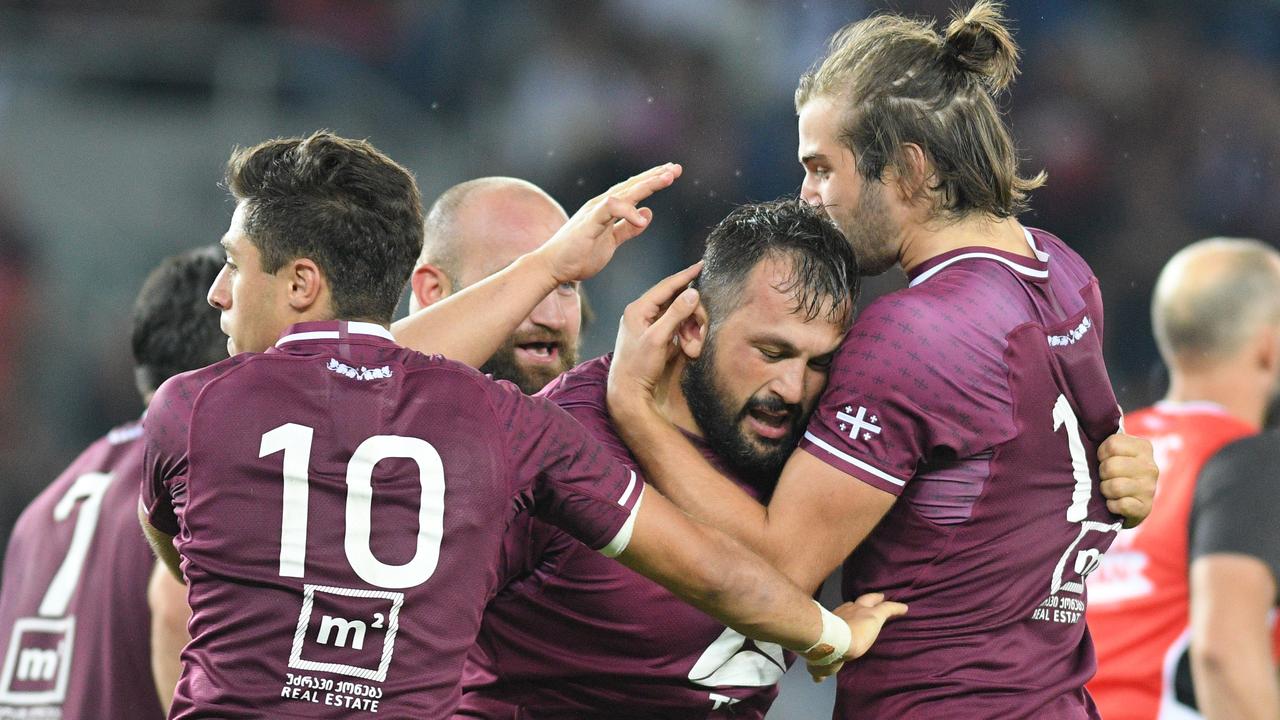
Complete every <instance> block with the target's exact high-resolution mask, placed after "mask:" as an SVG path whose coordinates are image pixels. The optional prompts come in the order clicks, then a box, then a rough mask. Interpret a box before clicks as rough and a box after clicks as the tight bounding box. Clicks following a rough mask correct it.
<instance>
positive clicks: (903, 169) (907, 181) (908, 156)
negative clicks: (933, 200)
mask: <svg viewBox="0 0 1280 720" xmlns="http://www.w3.org/2000/svg"><path fill="white" fill-rule="evenodd" d="M933 176H934V170H933V165H932V164H930V163H929V158H928V157H927V156H926V155H925V154H924V150H923V149H922V148H921V147H920V146H919V145H916V144H915V143H904V144H903V145H902V147H901V148H900V149H899V151H898V157H897V159H896V160H895V161H894V162H893V163H891V164H889V165H887V166H886V167H885V169H884V175H883V179H884V181H885V183H887V184H888V185H889V187H890V188H892V189H893V191H894V192H895V193H896V194H897V196H898V198H899V199H901V200H902V201H903V202H907V203H910V202H913V201H915V200H917V199H919V198H921V197H923V196H924V195H925V193H926V191H927V190H928V189H929V187H930V186H931V185H932V182H931V180H932V178H933Z"/></svg>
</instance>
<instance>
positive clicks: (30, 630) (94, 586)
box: [0, 247, 226, 720]
mask: <svg viewBox="0 0 1280 720" xmlns="http://www.w3.org/2000/svg"><path fill="white" fill-rule="evenodd" d="M221 267H222V257H221V254H220V253H219V252H218V251H217V249H216V248H212V247H210V248H204V249H199V250H192V251H190V252H187V253H184V254H182V255H177V256H174V257H171V258H169V259H167V260H165V261H164V262H163V263H161V264H160V266H159V267H157V268H156V269H155V270H154V271H152V273H151V274H150V275H149V276H148V278H147V280H146V282H145V283H144V284H143V286H142V290H141V291H140V292H139V294H138V298H137V300H136V302H135V305H134V309H133V318H132V325H133V327H132V344H133V358H134V362H135V378H136V381H137V388H138V392H139V393H140V394H141V396H142V401H143V404H144V405H145V404H147V403H149V402H150V400H151V397H152V395H153V394H154V393H155V391H156V388H158V387H159V386H160V384H161V383H163V382H164V381H165V380H167V379H168V378H169V377H171V376H173V375H176V374H177V373H180V372H185V371H187V370H194V369H196V368H201V367H204V366H205V365H208V364H210V363H214V362H217V361H218V360H220V359H222V358H225V357H226V349H225V348H226V345H225V342H226V340H225V338H224V337H223V335H222V332H221V331H220V330H219V328H218V313H217V312H215V311H214V310H213V309H212V308H210V307H209V306H208V303H206V302H205V299H204V298H205V293H206V292H208V289H209V286H210V285H211V284H212V283H213V279H214V278H215V277H216V276H217V274H218V271H219V270H220V269H221ZM141 436H142V426H141V423H140V422H136V421H135V422H130V423H127V424H125V425H122V426H120V427H117V428H115V429H114V430H112V431H111V432H109V433H107V435H106V437H103V438H101V439H100V440H98V441H97V442H95V443H94V444H93V445H90V446H89V448H88V449H87V450H85V451H84V452H83V453H81V455H80V457H78V458H76V460H75V462H73V463H72V464H71V465H70V467H68V468H67V469H66V470H65V471H64V472H63V473H62V474H61V475H60V476H58V478H57V479H56V480H54V481H53V483H52V484H51V485H49V487H47V488H46V489H45V490H44V491H43V492H41V493H40V495H38V496H37V497H36V499H35V500H34V501H32V503H31V505H30V506H29V507H27V509H26V510H25V511H24V512H23V513H22V516H21V517H20V518H19V520H18V523H17V525H16V526H15V527H14V530H13V534H12V535H11V536H10V538H9V550H8V554H7V555H6V556H5V568H4V578H3V582H2V583H0V588H3V591H2V592H0V653H2V654H3V655H2V656H0V717H2V718H12V717H23V718H27V717H30V718H35V717H40V718H57V717H64V718H90V717H109V718H139V720H148V719H150V718H163V717H165V715H166V713H165V710H164V707H162V705H167V702H168V699H169V696H171V695H172V692H173V686H172V685H171V684H170V685H169V686H167V687H166V686H165V685H164V684H163V683H160V682H153V680H152V674H151V670H150V668H151V645H150V637H151V635H150V633H149V630H152V632H158V633H168V634H170V635H172V636H175V637H182V636H183V635H185V632H186V617H185V614H184V613H181V612H178V613H175V614H171V615H164V616H159V615H158V616H156V617H152V616H150V614H149V613H148V611H147V594H148V593H147V589H148V582H149V580H150V578H151V574H152V568H153V567H154V566H155V564H156V561H155V556H154V555H153V554H152V553H151V550H150V549H149V548H148V547H147V542H146V540H145V539H144V538H143V537H142V535H141V534H140V533H139V532H138V527H137V523H138V519H137V516H138V477H139V476H140V475H141V474H142V454H143V443H142V441H141ZM166 575H167V573H166ZM155 592H156V593H157V596H163V597H165V598H168V599H171V600H174V601H175V602H174V604H175V605H180V604H181V603H182V597H183V594H184V592H185V589H184V588H183V587H182V585H181V584H180V583H178V582H177V581H175V580H174V579H173V578H172V577H166V578H165V580H164V581H163V583H157V584H156V586H155ZM153 622H154V625H153ZM153 628H154V629H153ZM169 662H170V663H171V664H172V663H176V662H177V654H176V651H175V652H173V653H172V655H171V657H170V658H169ZM157 689H158V690H159V693H160V697H157Z"/></svg>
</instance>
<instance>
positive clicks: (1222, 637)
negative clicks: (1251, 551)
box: [1191, 553, 1280, 720]
mask: <svg viewBox="0 0 1280 720" xmlns="http://www.w3.org/2000/svg"><path fill="white" fill-rule="evenodd" d="M1275 598H1276V579H1275V577H1273V576H1272V574H1271V569H1270V568H1269V567H1268V566H1267V564H1266V563H1264V562H1262V561H1261V560H1259V559H1257V558H1255V557H1252V556H1250V555H1237V554H1228V553H1220V554H1211V555H1205V556H1202V557H1199V558H1197V559H1196V560H1195V561H1194V562H1192V564H1191V672H1192V677H1193V678H1194V679H1195V688H1196V702H1197V704H1198V705H1199V706H1200V711H1201V712H1202V713H1204V716H1205V718H1207V719H1208V720H1226V719H1227V718H1230V719H1231V720H1253V719H1254V718H1257V719H1258V720H1263V718H1277V717H1280V678H1278V677H1277V674H1276V663H1275V660H1274V659H1273V658H1272V654H1271V643H1270V639H1271V630H1270V626H1269V624H1268V622H1267V618H1268V613H1270V611H1271V609H1272V608H1273V607H1274V605H1275Z"/></svg>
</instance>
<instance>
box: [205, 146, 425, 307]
mask: <svg viewBox="0 0 1280 720" xmlns="http://www.w3.org/2000/svg"><path fill="white" fill-rule="evenodd" d="M226 184H227V188H228V189H229V190H230V191H231V194H232V196H233V197H235V199H236V201H237V202H245V203H247V207H246V210H247V214H246V216H245V233H246V234H247V235H248V236H249V240H250V241H251V242H252V243H253V244H254V246H255V247H256V248H257V249H258V251H259V252H260V253H261V255H262V270H263V271H264V272H268V273H273V272H275V271H277V270H279V269H280V268H281V267H282V266H284V264H285V263H286V262H289V261H290V260H295V259H298V258H302V257H306V258H310V259H311V260H313V261H315V263H316V265H317V266H319V268H320V271H321V272H322V273H324V276H325V278H326V279H327V280H328V282H329V286H330V289H331V293H332V297H333V310H334V313H335V314H336V315H337V317H339V318H343V319H348V320H368V321H371V322H377V323H383V324H385V323H389V322H391V316H392V315H393V314H394V313H395V309H396V305H397V304H399V302H400V296H401V295H402V294H403V293H404V288H405V285H406V283H408V281H409V273H410V272H411V271H412V270H413V265H414V262H415V261H416V260H417V259H418V253H419V252H421V250H422V199H421V197H420V196H419V194H418V185H417V183H416V182H414V179H413V175H412V174H410V173H409V171H408V170H406V169H404V168H403V167H401V166H400V165H398V164H396V162H395V161H394V160H392V159H391V158H389V157H387V156H386V155H383V154H382V153H381V152H379V151H378V150H377V149H376V148H374V147H373V146H372V145H370V144H369V143H368V142H366V141H364V140H348V139H346V138H341V137H338V136H336V135H333V134H330V133H327V132H324V131H321V132H317V133H313V134H312V135H310V136H308V137H305V138H287V139H277V140H268V141H266V142H263V143H260V144H258V145H255V146H253V147H251V148H246V149H241V150H237V151H236V152H235V153H233V154H232V156H231V159H230V161H228V163H227V175H226Z"/></svg>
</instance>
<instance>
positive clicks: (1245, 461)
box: [1196, 430, 1280, 500]
mask: <svg viewBox="0 0 1280 720" xmlns="http://www.w3.org/2000/svg"><path fill="white" fill-rule="evenodd" d="M1277 467H1280V431H1277V430H1271V431H1268V432H1265V433H1262V434H1260V435H1253V436H1251V437H1247V438H1243V439H1241V440H1236V441H1235V442H1231V443H1228V444H1227V445H1225V446H1223V448H1222V449H1221V450H1219V451H1218V452H1217V453H1215V454H1214V455H1213V457H1211V458H1209V461H1208V462H1206V463H1205V465H1204V467H1203V468H1202V469H1201V470H1200V478H1199V480H1198V481H1197V483H1196V496H1197V498H1199V499H1204V500H1212V499H1213V498H1214V497H1216V496H1219V495H1221V494H1225V493H1231V492H1235V491H1239V490H1242V489H1246V488H1252V489H1253V490H1256V491H1257V493H1258V494H1261V493H1264V492H1266V491H1268V490H1269V491H1270V492H1269V493H1268V494H1270V495H1277V496H1280V481H1277V480H1275V479H1274V478H1272V477H1270V475H1271V473H1272V472H1274V469H1275V468H1277ZM1250 494H1254V493H1252V492H1251V493H1250Z"/></svg>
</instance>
